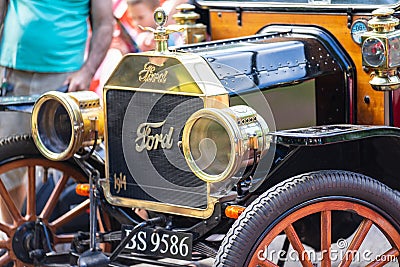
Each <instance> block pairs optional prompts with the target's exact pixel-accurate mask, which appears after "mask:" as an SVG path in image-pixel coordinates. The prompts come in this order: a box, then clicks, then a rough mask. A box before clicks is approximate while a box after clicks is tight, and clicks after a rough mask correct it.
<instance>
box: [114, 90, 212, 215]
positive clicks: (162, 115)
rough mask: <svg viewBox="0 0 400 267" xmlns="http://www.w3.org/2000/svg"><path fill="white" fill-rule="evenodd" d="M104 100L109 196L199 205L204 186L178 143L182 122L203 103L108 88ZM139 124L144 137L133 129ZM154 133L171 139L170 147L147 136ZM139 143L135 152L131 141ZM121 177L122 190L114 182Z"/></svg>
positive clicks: (204, 199) (195, 99)
mask: <svg viewBox="0 0 400 267" xmlns="http://www.w3.org/2000/svg"><path fill="white" fill-rule="evenodd" d="M106 103H107V108H106V116H107V137H106V138H107V146H108V156H107V159H108V174H109V182H110V193H111V194H112V195H113V196H114V197H122V198H129V199H134V200H145V201H151V202H156V203H163V204H169V205H176V206H183V207H189V208H198V209H205V208H206V207H207V186H206V184H205V183H204V182H203V181H201V180H200V179H199V178H197V177H196V176H195V175H194V174H193V173H192V172H191V171H190V170H189V168H188V166H187V164H186V162H185V159H184V156H183V153H182V151H181V149H180V147H179V146H178V141H179V140H181V135H182V131H183V127H184V125H185V122H186V121H187V119H188V118H189V116H190V115H191V114H193V113H194V112H195V111H197V110H199V109H201V108H203V106H204V103H203V101H202V99H200V98H199V97H193V96H182V95H175V94H160V93H151V92H137V91H130V90H108V91H107V93H106ZM143 125H145V126H143ZM159 125H161V126H159ZM141 126H142V128H141V129H144V128H146V127H147V130H148V131H149V130H150V132H148V136H146V137H145V138H143V136H142V135H141V134H138V128H140V127H141ZM171 129H172V130H171ZM143 132H144V131H143ZM156 135H158V136H159V137H160V136H162V137H163V138H164V140H165V141H168V140H169V141H171V142H172V146H171V147H170V148H169V149H168V148H164V149H163V148H161V143H160V142H159V143H158V145H157V147H155V145H154V143H153V142H154V141H153V142H151V141H149V138H152V137H154V136H156ZM149 136H150V137H149ZM168 137H169V139H168ZM142 144H147V145H148V146H149V147H150V149H149V150H148V149H147V148H144V149H143V147H142V149H143V150H142V151H138V149H137V146H139V147H140V145H142ZM139 150H140V148H139ZM124 177H126V190H125V188H124V187H123V186H122V187H121V186H118V184H115V181H116V178H117V179H120V180H121V179H123V178H124Z"/></svg>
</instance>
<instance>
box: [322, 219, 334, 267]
mask: <svg viewBox="0 0 400 267" xmlns="http://www.w3.org/2000/svg"><path fill="white" fill-rule="evenodd" d="M331 228H332V216H331V211H322V212H321V253H322V262H321V266H322V267H331V244H332V237H331Z"/></svg>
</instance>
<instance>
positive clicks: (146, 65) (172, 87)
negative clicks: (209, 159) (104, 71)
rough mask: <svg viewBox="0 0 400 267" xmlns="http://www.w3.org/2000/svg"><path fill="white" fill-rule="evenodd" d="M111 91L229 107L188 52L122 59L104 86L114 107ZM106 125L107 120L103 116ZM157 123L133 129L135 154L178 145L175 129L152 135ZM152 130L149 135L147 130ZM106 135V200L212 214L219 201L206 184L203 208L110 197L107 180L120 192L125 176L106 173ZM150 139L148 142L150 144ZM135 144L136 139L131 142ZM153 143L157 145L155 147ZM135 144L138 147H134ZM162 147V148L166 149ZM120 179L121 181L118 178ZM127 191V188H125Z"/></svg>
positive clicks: (202, 65)
mask: <svg viewBox="0 0 400 267" xmlns="http://www.w3.org/2000/svg"><path fill="white" fill-rule="evenodd" d="M111 90H123V91H136V92H141V93H144V92H148V93H149V94H171V95H185V96H194V97H199V98H201V99H202V100H203V102H204V107H205V108H209V107H211V108H226V107H228V106H229V96H228V93H227V91H226V89H225V88H224V87H223V85H222V84H221V83H220V81H219V80H218V78H217V77H216V76H215V73H214V72H213V71H212V70H211V68H210V67H209V65H208V64H207V62H206V61H205V60H204V59H203V58H202V57H200V56H198V55H195V54H191V53H176V52H171V53H165V54H160V53H154V52H151V51H150V52H145V53H135V54H128V55H126V56H124V58H123V59H122V60H121V62H120V63H119V64H118V66H117V67H116V69H115V70H114V72H113V74H112V75H111V77H110V78H109V80H108V81H107V83H106V84H105V86H104V98H103V99H104V106H105V107H106V106H108V105H114V104H116V103H109V102H108V101H107V94H108V92H109V91H111ZM105 121H106V122H105V123H106V125H107V117H105ZM157 123H158V124H160V123H161V124H162V123H163V122H162V121H159V122H158V121H157V122H151V123H150V122H146V121H143V124H142V125H141V127H139V126H138V127H137V129H133V131H136V133H137V132H139V135H137V136H138V138H139V139H137V140H136V144H135V148H136V151H137V150H140V151H141V152H139V153H146V151H149V150H155V149H162V148H161V146H162V145H163V146H164V147H165V148H166V149H168V147H169V145H170V144H171V142H173V143H172V145H173V146H175V145H178V144H179V143H180V142H179V140H170V139H169V136H171V131H172V132H175V131H177V129H170V128H168V129H165V131H163V132H162V133H161V134H160V133H159V134H158V135H157V134H155V133H152V132H153V129H154V132H155V130H156V129H158V128H155V127H156V126H158V125H157ZM149 130H151V132H150V133H149V132H148V131H149ZM161 135H162V136H161ZM107 136H108V133H107V127H106V128H105V146H106V177H107V179H106V181H105V182H104V183H103V188H104V192H105V196H106V198H107V200H108V201H109V202H110V203H112V204H114V205H118V206H125V207H138V208H143V209H147V210H151V211H158V212H166V213H171V214H178V215H184V216H189V217H196V218H208V217H209V216H211V215H212V213H213V211H214V206H215V203H217V202H218V198H216V197H213V196H211V195H210V191H211V189H210V187H211V186H210V184H208V183H207V192H208V193H207V199H208V200H207V202H208V205H207V206H206V207H204V208H191V207H187V206H177V205H172V204H168V203H161V202H152V201H144V200H139V199H133V198H127V197H121V196H119V195H113V194H112V193H111V192H110V189H111V186H114V185H112V184H110V179H112V180H113V181H115V179H116V180H117V181H118V183H117V184H118V185H117V188H115V189H114V190H120V191H121V192H123V191H124V190H125V189H124V188H125V187H124V183H123V181H124V177H125V176H124V175H126V174H123V173H122V174H119V173H116V174H115V176H114V173H110V172H109V169H110V168H109V157H110V156H111V155H109V154H108V151H109V149H108V147H109V143H108V137H107ZM150 139H151V141H150ZM132 141H133V142H135V140H132ZM153 141H156V142H157V146H156V145H155V143H152V142H153ZM136 145H137V146H136ZM165 148H164V149H165ZM121 177H122V178H121ZM127 190H129V187H128V185H127Z"/></svg>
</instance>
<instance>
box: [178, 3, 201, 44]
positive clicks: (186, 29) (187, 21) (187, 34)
mask: <svg viewBox="0 0 400 267" xmlns="http://www.w3.org/2000/svg"><path fill="white" fill-rule="evenodd" d="M176 9H177V10H178V12H177V13H176V14H174V15H173V16H172V17H173V18H174V20H175V22H176V25H171V27H176V28H177V29H179V28H183V31H182V33H181V35H182V37H183V40H184V43H185V44H192V43H199V42H203V41H205V40H206V37H207V26H206V25H204V24H202V23H196V20H197V19H199V18H200V15H199V14H197V13H196V12H194V9H195V6H193V5H190V4H181V5H179V6H177V7H176Z"/></svg>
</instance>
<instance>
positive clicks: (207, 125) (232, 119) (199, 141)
mask: <svg viewBox="0 0 400 267" xmlns="http://www.w3.org/2000/svg"><path fill="white" fill-rule="evenodd" d="M268 132H269V129H268V126H267V124H266V122H265V121H264V119H263V118H262V117H261V116H260V115H258V114H257V113H256V111H255V110H254V109H252V108H251V107H248V106H245V105H239V106H233V107H230V108H225V109H216V108H204V109H201V110H199V111H197V112H195V113H193V114H192V116H191V117H190V118H189V119H188V121H187V123H186V125H185V128H184V130H183V135H182V147H183V153H184V155H185V159H186V162H187V163H188V165H189V167H190V169H191V170H192V171H193V172H194V174H196V175H197V176H198V177H199V178H200V179H202V180H204V181H206V182H210V183H216V182H221V181H224V180H226V179H229V178H231V177H234V176H235V177H239V178H240V176H241V174H243V171H244V170H245V169H246V167H247V166H251V165H252V164H255V163H256V162H255V161H256V160H257V159H256V158H255V156H256V157H258V156H260V155H262V154H264V153H265V152H266V151H267V149H268V148H269V144H270V142H269V138H268V136H267V135H268ZM254 152H256V153H254Z"/></svg>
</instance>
